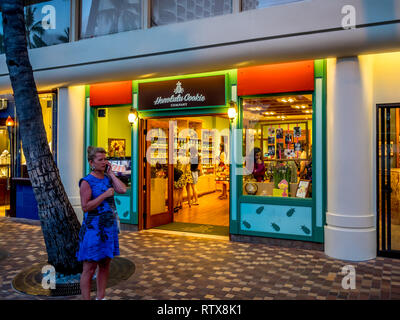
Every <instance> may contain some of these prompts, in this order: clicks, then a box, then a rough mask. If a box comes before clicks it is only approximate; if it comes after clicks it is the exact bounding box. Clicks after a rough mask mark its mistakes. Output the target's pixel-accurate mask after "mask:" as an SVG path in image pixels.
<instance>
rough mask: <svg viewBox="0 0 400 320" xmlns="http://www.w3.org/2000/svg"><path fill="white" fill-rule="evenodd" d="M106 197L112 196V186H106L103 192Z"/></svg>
mask: <svg viewBox="0 0 400 320" xmlns="http://www.w3.org/2000/svg"><path fill="white" fill-rule="evenodd" d="M103 194H104V196H105V197H106V198H109V197H113V196H114V188H108V189H107V191H106V192H104V193H103Z"/></svg>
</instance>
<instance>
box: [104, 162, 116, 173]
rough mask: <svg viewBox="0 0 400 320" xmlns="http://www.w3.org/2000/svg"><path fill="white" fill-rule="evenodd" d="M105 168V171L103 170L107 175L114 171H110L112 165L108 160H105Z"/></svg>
mask: <svg viewBox="0 0 400 320" xmlns="http://www.w3.org/2000/svg"><path fill="white" fill-rule="evenodd" d="M106 168H107V169H106V171H105V172H104V173H105V174H107V175H109V176H110V175H112V174H114V172H113V171H112V167H111V163H110V161H107V167H106Z"/></svg>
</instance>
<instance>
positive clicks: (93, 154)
mask: <svg viewBox="0 0 400 320" xmlns="http://www.w3.org/2000/svg"><path fill="white" fill-rule="evenodd" d="M97 153H104V154H107V152H106V150H104V148H100V147H92V146H89V147H88V148H87V158H88V161H93V160H94V158H96V154H97Z"/></svg>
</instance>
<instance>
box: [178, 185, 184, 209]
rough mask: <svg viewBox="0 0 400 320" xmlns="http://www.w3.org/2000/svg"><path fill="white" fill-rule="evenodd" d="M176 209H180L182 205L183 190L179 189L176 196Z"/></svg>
mask: <svg viewBox="0 0 400 320" xmlns="http://www.w3.org/2000/svg"><path fill="white" fill-rule="evenodd" d="M178 199H179V200H178V207H182V203H183V188H180V189H179V195H178Z"/></svg>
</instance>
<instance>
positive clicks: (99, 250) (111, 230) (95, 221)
mask: <svg viewBox="0 0 400 320" xmlns="http://www.w3.org/2000/svg"><path fill="white" fill-rule="evenodd" d="M83 180H85V181H86V182H87V183H89V185H90V188H91V189H92V198H91V200H93V199H96V198H97V197H98V196H100V195H101V194H102V193H104V192H105V191H107V189H108V188H112V183H111V180H110V178H109V177H108V176H104V179H99V178H96V177H95V176H93V175H91V174H88V175H87V176H86V177H84V178H82V179H81V180H80V181H79V187H80V186H81V183H82V181H83ZM116 214H117V210H116V207H115V202H114V197H109V198H107V199H105V200H104V201H103V202H102V203H101V204H100V205H99V206H98V207H97V208H96V209H94V210H92V211H89V212H85V214H84V218H83V222H82V226H81V229H80V231H79V249H78V252H77V253H76V257H77V259H78V261H99V260H102V259H104V258H107V257H108V258H113V257H114V256H119V254H120V253H119V243H118V232H119V231H118V225H117V220H116Z"/></svg>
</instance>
